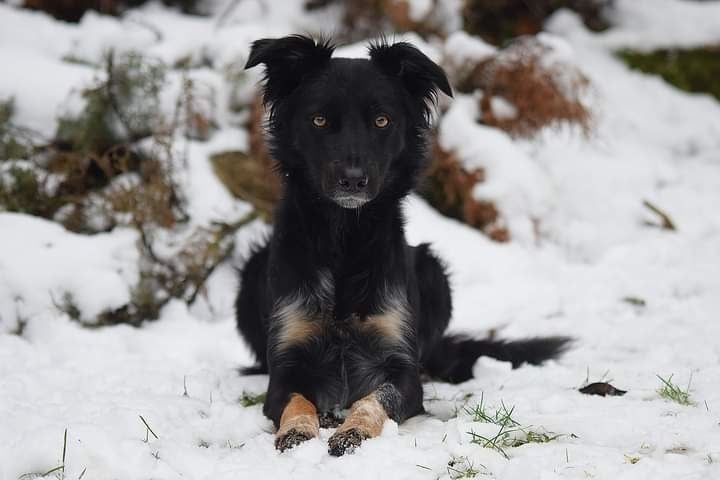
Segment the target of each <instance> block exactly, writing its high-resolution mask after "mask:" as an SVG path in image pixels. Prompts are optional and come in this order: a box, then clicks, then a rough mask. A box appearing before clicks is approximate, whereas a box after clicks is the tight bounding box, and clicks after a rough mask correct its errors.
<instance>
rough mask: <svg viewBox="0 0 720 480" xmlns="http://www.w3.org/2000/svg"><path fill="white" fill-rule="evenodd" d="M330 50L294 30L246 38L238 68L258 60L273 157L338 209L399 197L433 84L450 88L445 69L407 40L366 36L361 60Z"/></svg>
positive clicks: (420, 148) (413, 170) (417, 159)
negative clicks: (386, 195) (386, 194)
mask: <svg viewBox="0 0 720 480" xmlns="http://www.w3.org/2000/svg"><path fill="white" fill-rule="evenodd" d="M332 52H333V46H332V45H330V44H329V43H328V42H326V41H320V42H316V41H315V40H313V39H311V38H308V37H303V36H297V35H295V36H289V37H284V38H280V39H264V40H257V41H256V42H254V43H253V45H252V49H251V51H250V57H249V59H248V61H247V64H246V66H245V68H250V67H254V66H256V65H258V64H261V63H262V64H264V65H265V86H264V100H265V103H266V104H267V105H268V106H269V107H270V124H269V127H270V134H271V149H272V153H273V156H274V157H275V159H276V160H277V161H278V162H279V164H280V168H281V169H282V171H283V172H284V173H285V174H288V175H290V176H292V177H295V178H299V179H301V181H303V182H304V183H305V184H306V185H307V186H308V187H310V188H311V189H313V191H314V192H316V193H317V194H319V195H320V196H321V197H324V198H326V199H328V200H331V201H333V202H335V203H336V204H338V205H340V206H341V207H344V208H357V207H360V206H362V205H364V204H365V203H367V202H369V201H371V200H373V199H374V198H376V197H378V195H379V194H380V192H383V191H391V192H392V191H394V192H395V193H396V194H400V195H404V194H405V193H407V191H408V190H409V189H410V188H411V187H412V185H413V181H414V177H416V176H417V171H418V170H419V169H420V168H421V166H422V164H423V159H424V145H425V141H424V135H423V133H424V131H425V130H426V129H427V127H428V124H429V116H430V112H431V107H432V105H433V103H434V102H435V100H436V98H437V92H438V90H439V91H442V92H444V93H446V94H447V95H452V91H451V89H450V85H449V84H448V80H447V78H446V76H445V73H444V72H443V71H442V69H441V68H440V67H439V66H438V65H436V64H435V63H433V62H432V61H431V60H430V59H429V58H428V57H426V56H425V55H424V54H423V53H422V52H420V50H418V49H417V48H415V47H414V46H412V45H410V44H408V43H395V44H393V45H388V44H387V43H385V42H384V41H381V42H377V43H373V44H371V45H370V46H369V53H370V58H369V59H349V58H331V56H332ZM393 187H394V188H393Z"/></svg>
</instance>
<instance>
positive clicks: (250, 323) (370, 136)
mask: <svg viewBox="0 0 720 480" xmlns="http://www.w3.org/2000/svg"><path fill="white" fill-rule="evenodd" d="M332 51H333V47H332V46H331V45H330V44H329V43H328V42H315V41H314V40H312V39H310V38H307V37H302V36H291V37H285V38H281V39H277V40H270V39H265V40H258V41H256V42H255V43H254V44H253V46H252V51H251V54H250V58H249V60H248V63H247V65H246V67H248V68H249V67H253V66H255V65H258V64H264V65H265V84H264V98H265V102H266V104H267V105H268V106H269V108H270V121H269V138H270V149H271V153H272V155H273V157H274V159H275V160H276V161H277V162H278V165H279V170H280V173H281V174H282V178H283V181H284V195H283V198H282V200H281V202H280V204H279V206H278V208H277V211H276V213H275V219H274V232H273V234H272V236H271V238H270V239H269V242H268V243H267V245H265V246H263V247H262V248H260V249H258V250H257V251H256V252H255V253H254V254H253V255H252V257H251V258H250V259H249V261H248V262H247V264H246V266H245V268H244V271H243V272H242V279H241V282H242V287H241V290H240V293H239V295H238V299H237V321H238V328H239V330H240V332H241V334H242V335H243V337H244V338H245V340H246V342H247V343H248V345H249V346H250V348H251V349H252V350H253V352H254V353H255V355H256V357H257V361H258V364H257V365H256V366H255V367H253V368H252V370H250V371H251V372H252V373H262V372H269V374H270V383H269V387H268V394H267V399H266V402H265V407H264V412H265V414H266V415H267V416H268V417H269V418H270V419H272V420H273V422H274V423H275V424H276V426H277V425H278V423H279V419H280V415H281V414H282V411H283V408H284V407H285V405H286V404H287V401H288V398H289V395H290V394H291V393H294V392H296V393H300V394H302V395H304V396H305V397H306V398H307V399H309V400H310V401H311V402H312V403H313V404H315V405H316V406H317V408H318V410H319V411H320V412H331V411H334V410H337V409H343V408H347V407H348V406H349V405H351V404H352V402H354V401H355V400H358V399H359V398H362V397H364V396H366V395H368V394H370V393H372V392H377V395H378V399H380V400H379V401H381V404H382V405H383V407H384V408H385V410H386V412H387V414H388V416H389V417H390V418H393V419H394V420H396V421H398V422H400V421H403V420H404V419H406V418H408V417H410V416H412V415H416V414H419V413H421V412H423V406H422V386H421V380H420V378H421V374H422V373H426V374H429V375H430V376H431V377H434V378H437V379H440V380H444V381H450V382H461V381H464V380H467V379H469V378H471V376H472V366H473V364H474V362H475V360H477V358H478V357H480V356H482V355H488V356H492V357H495V358H499V359H501V360H507V361H510V362H512V363H513V366H518V365H520V364H521V363H523V362H529V363H539V362H542V361H543V360H546V359H548V358H553V357H555V356H557V355H558V354H559V353H560V352H561V351H562V350H563V348H564V347H565V345H566V342H567V339H565V338H549V339H532V340H525V341H515V342H502V341H490V340H472V339H469V338H460V337H444V336H443V333H444V332H445V330H446V328H447V326H448V323H449V321H450V315H451V310H452V304H451V295H450V289H449V285H448V281H447V275H446V273H445V269H444V267H443V265H442V264H441V262H440V261H439V260H438V259H437V258H436V257H435V255H434V254H433V253H432V252H431V251H430V248H429V246H428V245H419V246H417V247H412V246H409V245H408V244H407V242H406V240H405V234H404V219H403V213H402V205H401V201H402V199H403V198H404V197H405V196H406V195H407V194H408V193H409V192H410V191H411V190H412V189H413V187H414V186H415V184H416V182H417V181H418V178H419V176H420V173H421V171H422V170H423V168H424V166H425V162H426V157H427V155H426V132H427V129H428V128H429V117H430V109H431V106H432V104H433V102H434V101H435V100H436V96H437V93H438V91H440V92H443V93H445V94H447V95H451V94H452V92H451V89H450V86H449V84H448V81H447V78H446V77H445V74H444V72H443V71H442V69H441V68H440V67H438V66H437V65H436V64H435V63H433V62H432V61H431V60H430V59H428V58H427V57H426V56H425V55H423V54H422V53H421V52H420V51H419V50H417V49H416V48H415V47H413V46H411V45H409V44H407V43H397V44H394V45H388V44H386V43H384V42H380V43H376V44H373V45H371V46H370V59H345V58H333V59H331V54H332ZM384 120H388V122H387V123H385V121H384ZM288 339H290V340H288Z"/></svg>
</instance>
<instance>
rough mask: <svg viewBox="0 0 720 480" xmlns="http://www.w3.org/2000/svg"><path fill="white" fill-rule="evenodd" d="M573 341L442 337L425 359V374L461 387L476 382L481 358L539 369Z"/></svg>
mask: <svg viewBox="0 0 720 480" xmlns="http://www.w3.org/2000/svg"><path fill="white" fill-rule="evenodd" d="M571 340H572V339H571V338H569V337H538V338H527V339H523V340H512V341H507V340H491V339H482V340H476V339H474V338H470V337H467V336H464V335H449V336H445V337H442V338H441V339H440V341H439V342H438V343H437V344H436V345H435V348H434V349H433V351H432V352H430V354H429V355H428V356H427V357H426V358H424V361H423V367H424V369H425V373H427V374H428V375H429V376H430V377H431V378H433V379H437V380H441V381H444V382H449V383H460V382H464V381H465V380H469V379H470V378H472V376H473V374H472V369H473V365H475V361H476V360H477V359H478V358H479V357H490V358H494V359H497V360H500V361H504V362H510V363H512V366H513V368H517V367H519V366H520V365H522V364H523V363H529V364H531V365H539V364H541V363H542V362H544V361H545V360H550V359H552V358H557V357H558V356H560V355H561V354H562V353H563V352H564V351H565V350H566V349H567V348H568V347H569V345H570V342H571Z"/></svg>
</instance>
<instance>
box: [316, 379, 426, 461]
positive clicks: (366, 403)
mask: <svg viewBox="0 0 720 480" xmlns="http://www.w3.org/2000/svg"><path fill="white" fill-rule="evenodd" d="M410 383H412V384H415V383H416V382H410ZM407 386H410V385H407ZM404 393H405V395H404V394H403V393H401V391H400V390H399V389H398V388H397V387H396V386H395V385H393V384H392V383H384V384H382V385H381V386H380V387H378V388H377V389H375V390H374V391H373V392H372V393H370V394H369V395H367V396H365V397H363V398H361V399H360V400H357V401H356V402H355V403H353V404H352V406H351V407H350V412H349V414H348V416H347V418H346V419H345V421H344V422H343V424H342V425H340V426H339V427H338V429H337V430H336V431H335V433H334V434H333V435H332V436H331V437H330V439H329V440H328V452H329V453H330V455H334V456H340V455H344V454H345V453H352V452H353V451H354V450H355V449H356V448H357V447H359V446H360V444H361V443H362V441H363V440H365V439H368V438H373V437H377V436H378V435H380V433H381V432H382V429H383V424H384V423H385V420H387V419H388V418H390V419H393V420H395V421H397V422H401V421H403V420H405V418H407V417H408V416H410V415H415V414H417V413H421V412H422V411H423V409H422V387H421V386H420V382H419V379H418V381H417V383H416V386H415V388H412V389H411V390H410V391H406V392H404ZM407 394H409V395H407ZM404 397H405V398H404Z"/></svg>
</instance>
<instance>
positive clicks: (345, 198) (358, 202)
mask: <svg viewBox="0 0 720 480" xmlns="http://www.w3.org/2000/svg"><path fill="white" fill-rule="evenodd" d="M369 200H370V199H369V198H368V197H367V195H342V194H340V195H335V196H334V197H333V201H334V202H335V203H337V204H338V205H340V206H341V207H343V208H360V207H362V206H363V205H365V204H366V203H367V202H368V201H369Z"/></svg>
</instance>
